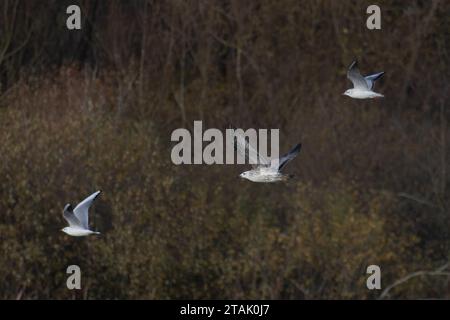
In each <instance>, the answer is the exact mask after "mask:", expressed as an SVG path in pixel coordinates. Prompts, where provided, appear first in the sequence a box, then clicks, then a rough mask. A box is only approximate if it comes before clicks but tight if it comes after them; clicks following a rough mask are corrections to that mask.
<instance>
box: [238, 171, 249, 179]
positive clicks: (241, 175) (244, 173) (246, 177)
mask: <svg viewBox="0 0 450 320" xmlns="http://www.w3.org/2000/svg"><path fill="white" fill-rule="evenodd" d="M249 176H250V174H249V172H248V171H245V172H242V173H241V174H240V175H239V177H241V178H243V179H248V177H249Z"/></svg>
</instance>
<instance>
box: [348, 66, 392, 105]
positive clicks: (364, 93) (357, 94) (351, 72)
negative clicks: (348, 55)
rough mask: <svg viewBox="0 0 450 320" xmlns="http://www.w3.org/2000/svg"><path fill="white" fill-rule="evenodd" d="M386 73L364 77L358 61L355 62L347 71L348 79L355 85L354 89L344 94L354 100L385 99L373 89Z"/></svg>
mask: <svg viewBox="0 0 450 320" xmlns="http://www.w3.org/2000/svg"><path fill="white" fill-rule="evenodd" d="M383 74H384V72H378V73H375V74H371V75H368V76H366V77H363V76H362V75H361V73H360V72H359V69H358V65H357V62H356V61H353V62H352V64H351V65H350V67H349V68H348V71H347V78H348V79H349V80H350V81H351V82H352V83H353V89H348V90H347V91H345V92H344V93H343V94H344V95H346V96H349V97H351V98H354V99H373V98H382V97H384V96H383V95H382V94H380V93H376V92H374V91H373V90H372V89H373V87H374V85H375V81H376V80H378V79H379V78H381V76H382V75H383Z"/></svg>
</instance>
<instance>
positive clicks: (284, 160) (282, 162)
mask: <svg viewBox="0 0 450 320" xmlns="http://www.w3.org/2000/svg"><path fill="white" fill-rule="evenodd" d="M301 148H302V144H301V143H299V144H297V145H296V146H295V147H294V148H292V149H291V151H289V152H288V153H287V154H285V155H284V156H282V157H281V158H280V159H278V161H277V160H272V164H271V167H272V168H274V169H277V170H278V171H281V169H283V168H284V166H285V165H286V164H287V163H288V162H289V161H291V160H292V159H294V158H295V157H296V156H297V155H298V154H299V153H300V150H301Z"/></svg>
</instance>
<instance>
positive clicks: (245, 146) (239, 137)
mask: <svg viewBox="0 0 450 320" xmlns="http://www.w3.org/2000/svg"><path fill="white" fill-rule="evenodd" d="M240 131H241V130H239V129H238V130H234V138H235V139H234V141H235V143H234V145H235V148H236V149H237V151H238V152H239V153H240V154H241V156H243V157H244V159H246V158H247V156H248V159H249V161H250V163H252V164H253V166H258V165H263V166H269V165H270V161H269V160H268V159H267V158H266V157H264V156H262V155H260V154H259V153H258V151H257V150H256V149H255V148H254V147H253V146H252V145H251V144H250V142H249V141H247V139H246V138H245V135H243V134H242V133H241V132H240Z"/></svg>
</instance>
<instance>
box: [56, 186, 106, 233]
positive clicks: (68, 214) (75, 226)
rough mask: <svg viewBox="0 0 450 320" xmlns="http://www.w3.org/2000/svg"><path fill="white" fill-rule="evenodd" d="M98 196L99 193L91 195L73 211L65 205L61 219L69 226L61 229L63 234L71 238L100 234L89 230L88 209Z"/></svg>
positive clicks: (70, 206)
mask: <svg viewBox="0 0 450 320" xmlns="http://www.w3.org/2000/svg"><path fill="white" fill-rule="evenodd" d="M99 194H100V191H97V192H95V193H93V194H91V195H90V196H89V197H87V198H86V199H84V200H83V201H82V202H80V203H79V204H78V205H77V206H76V207H75V209H73V210H72V205H70V204H66V206H65V207H64V211H63V217H64V219H66V220H67V222H68V223H69V226H68V227H65V228H64V229H62V231H63V232H65V233H67V234H68V235H69V236H73V237H85V236H89V235H91V234H100V232H96V231H92V230H89V207H90V206H91V205H92V203H93V202H94V200H95V198H97V196H98V195H99Z"/></svg>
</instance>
